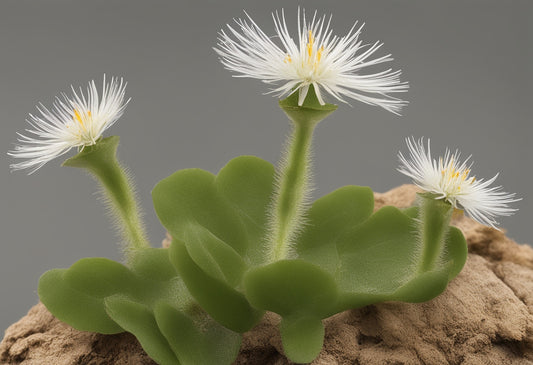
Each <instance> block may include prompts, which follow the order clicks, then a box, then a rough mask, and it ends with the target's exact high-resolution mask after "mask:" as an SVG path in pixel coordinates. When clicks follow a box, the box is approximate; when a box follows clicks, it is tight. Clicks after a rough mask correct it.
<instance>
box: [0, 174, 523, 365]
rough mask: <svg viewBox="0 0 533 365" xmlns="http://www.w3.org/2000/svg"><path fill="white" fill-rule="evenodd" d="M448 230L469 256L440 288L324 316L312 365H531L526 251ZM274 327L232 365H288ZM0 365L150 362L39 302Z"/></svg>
mask: <svg viewBox="0 0 533 365" xmlns="http://www.w3.org/2000/svg"><path fill="white" fill-rule="evenodd" d="M415 193H416V188H415V187H413V186H409V185H405V186H401V187H399V188H396V189H394V190H391V191H389V192H387V193H384V194H376V209H377V208H379V207H381V206H382V205H384V204H391V205H396V206H398V207H406V206H409V205H411V203H412V202H413V200H414V199H415ZM453 224H454V225H455V226H457V227H459V228H460V229H461V230H462V231H463V233H464V234H465V237H466V238H467V240H468V245H469V250H470V254H469V256H468V261H467V263H466V265H465V268H464V270H463V271H462V272H461V274H459V276H458V277H457V278H456V279H455V280H454V281H452V282H451V283H450V285H449V286H448V289H447V290H446V291H445V292H444V293H443V294H442V295H440V296H439V297H437V298H435V299H433V300H431V301H429V302H426V303H422V304H408V303H381V304H377V305H371V306H368V307H365V308H361V309H356V310H351V311H346V312H344V313H340V314H337V315H335V316H333V317H331V318H328V319H326V320H325V324H326V339H325V346H324V349H323V351H322V352H321V353H320V355H319V357H318V358H317V359H316V360H315V361H314V362H313V364H314V365H334V364H335V365H341V364H342V365H345V364H346V365H347V364H376V365H377V364H379V365H381V364H390V365H392V364H397V365H419V364H429V365H433V364H435V365H438V364H462V365H491V364H494V365H501V364H510V365H513V364H517V365H518V364H524V365H527V364H531V365H533V249H532V248H531V247H529V246H526V245H518V244H516V243H515V242H513V241H512V240H511V239H509V238H507V237H506V236H505V235H504V234H503V233H502V232H500V231H497V230H494V229H491V228H487V227H484V226H481V225H480V224H477V223H476V222H474V221H472V220H471V219H469V218H466V217H456V218H454V221H453ZM278 322H279V318H278V317H277V316H276V315H275V314H272V313H268V314H267V315H266V316H265V318H264V320H263V321H262V322H261V323H260V324H259V325H258V326H257V327H255V328H254V329H253V330H252V331H250V332H248V333H246V334H245V335H244V339H243V345H242V348H241V352H240V354H239V357H238V359H237V361H236V362H235V364H239V365H241V364H242V365H244V364H257V365H267V364H272V365H274V364H275V365H282V364H290V362H289V361H288V360H287V359H286V358H285V357H284V356H283V355H282V353H283V351H282V348H281V340H280V337H279V332H278V330H277V328H276V326H277V324H278ZM0 362H1V364H5V365H11V364H24V365H45V364H46V365H49V364H54V365H55V364H57V365H71V364H80V365H81V364H91V365H99V364H116V365H118V364H120V365H126V364H140V365H144V364H146V365H148V364H150V365H151V364H154V362H153V361H152V360H150V359H149V358H148V357H147V356H146V354H145V353H144V352H143V351H142V349H141V348H140V346H139V344H138V343H137V341H136V340H135V338H134V337H133V336H131V335H129V334H121V335H113V336H105V335H98V334H93V333H85V332H79V331H76V330H74V329H72V328H70V327H69V326H68V325H66V324H63V323H61V322H60V321H58V320H57V319H55V318H54V317H53V316H52V315H51V314H50V313H49V312H48V311H47V310H46V308H44V306H43V305H42V304H38V305H36V306H35V307H33V308H32V309H31V310H30V312H29V313H28V315H27V316H26V317H24V318H22V319H21V320H20V321H19V322H17V323H15V324H13V325H12V326H11V327H9V328H8V329H7V330H6V334H5V338H4V340H3V341H2V343H1V344H0Z"/></svg>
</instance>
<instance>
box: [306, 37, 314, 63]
mask: <svg viewBox="0 0 533 365" xmlns="http://www.w3.org/2000/svg"><path fill="white" fill-rule="evenodd" d="M308 39H309V43H307V53H308V54H309V61H310V59H311V56H312V55H313V44H314V43H315V37H313V32H312V31H311V30H309V34H308Z"/></svg>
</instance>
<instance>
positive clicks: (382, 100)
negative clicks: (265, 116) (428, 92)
mask: <svg viewBox="0 0 533 365" xmlns="http://www.w3.org/2000/svg"><path fill="white" fill-rule="evenodd" d="M246 15H247V17H248V21H249V22H248V21H247V20H242V19H236V20H235V22H236V24H237V26H238V28H237V30H236V29H234V28H232V27H231V26H230V25H229V24H228V25H227V26H228V29H229V33H230V34H227V33H225V32H224V31H223V30H222V31H220V33H219V39H218V40H219V42H218V47H217V48H215V51H216V52H217V53H218V54H219V56H220V61H221V62H222V64H223V65H224V66H225V67H226V68H227V69H228V70H230V71H233V72H236V73H237V75H236V76H238V77H251V78H255V79H260V80H262V81H263V82H265V83H267V84H278V85H279V86H277V87H276V88H274V89H272V90H271V93H274V94H275V95H276V96H279V97H281V96H285V95H288V94H291V93H293V92H295V91H296V90H298V92H299V98H298V104H299V105H302V104H303V102H304V100H305V97H306V96H307V92H308V91H309V87H310V85H313V86H314V89H315V92H316V95H317V97H318V100H319V102H320V104H321V105H324V100H323V98H322V93H323V92H324V91H325V92H326V93H328V94H330V95H331V96H333V97H334V98H336V99H338V100H339V101H342V102H346V101H345V99H344V97H348V98H352V99H355V100H359V101H361V102H363V103H367V104H370V105H378V106H381V107H383V108H385V109H386V110H388V111H391V112H393V113H395V114H398V112H399V111H400V109H401V107H402V106H404V105H405V104H406V103H407V102H405V101H402V100H400V99H397V98H395V97H392V96H390V95H388V93H396V92H405V91H407V89H408V87H409V86H408V84H407V83H406V82H400V80H399V77H400V74H401V72H400V71H394V72H393V71H391V69H388V70H385V71H382V72H378V73H373V74H366V75H365V74H361V73H360V71H361V70H362V69H364V68H365V67H368V66H374V65H377V64H380V63H383V62H387V61H391V60H392V58H391V57H390V54H389V55H385V56H381V57H377V58H370V57H371V56H372V55H373V54H374V53H375V52H376V51H377V50H378V49H379V48H380V47H381V46H382V45H383V43H381V42H376V43H374V44H363V43H362V41H361V40H359V35H360V34H361V29H362V28H363V26H362V25H361V26H360V27H358V28H356V25H357V22H356V23H355V24H354V26H353V27H352V28H351V29H350V31H349V32H348V34H346V35H345V36H344V37H337V36H334V35H332V30H331V29H330V22H331V16H330V17H329V19H327V20H326V17H325V15H324V16H322V17H317V13H316V12H315V13H314V15H313V18H312V19H311V21H310V22H308V21H307V20H306V18H305V11H302V15H300V11H298V34H297V38H298V44H296V43H295V41H294V40H293V39H292V37H291V36H290V35H289V31H288V29H287V24H286V23H285V14H284V12H283V10H282V11H281V17H280V15H279V14H278V12H276V13H275V14H272V17H273V19H274V25H275V28H276V33H277V34H276V37H277V38H278V39H279V43H280V45H281V47H280V46H278V45H277V44H276V43H274V41H273V40H272V38H274V37H269V36H267V35H266V34H265V33H264V32H263V31H262V30H261V29H260V28H259V26H258V25H257V24H256V23H255V22H254V21H253V20H252V18H251V17H250V16H249V15H248V14H246ZM239 28H240V29H239ZM239 31H240V32H239ZM231 35H232V36H233V37H234V38H232V37H231Z"/></svg>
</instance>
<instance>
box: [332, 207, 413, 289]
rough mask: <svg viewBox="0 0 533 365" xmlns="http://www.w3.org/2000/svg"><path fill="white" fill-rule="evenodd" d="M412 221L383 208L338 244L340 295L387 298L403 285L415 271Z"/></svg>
mask: <svg viewBox="0 0 533 365" xmlns="http://www.w3.org/2000/svg"><path fill="white" fill-rule="evenodd" d="M413 223H414V222H413V221H412V220H411V219H410V218H409V217H407V216H406V215H404V214H402V213H401V212H400V211H399V210H398V209H396V208H394V207H384V208H382V209H380V210H379V211H377V212H376V213H374V214H373V215H372V216H371V217H370V218H369V219H368V220H367V221H366V222H365V223H364V224H362V225H359V226H357V227H356V228H355V229H353V230H352V231H351V232H349V233H347V234H346V235H345V236H344V237H342V238H341V239H340V240H339V243H338V245H337V248H338V251H339V257H340V265H339V268H338V270H337V274H336V281H337V283H338V284H339V286H340V288H341V290H342V291H347V292H352V293H371V294H388V293H393V292H394V291H395V290H396V289H397V288H398V287H400V286H401V285H403V284H404V283H406V282H407V281H408V280H410V279H411V278H412V276H413V271H414V270H415V269H416V266H413V264H414V261H413V260H414V258H415V254H416V250H417V242H418V241H417V238H416V231H415V227H414V226H413Z"/></svg>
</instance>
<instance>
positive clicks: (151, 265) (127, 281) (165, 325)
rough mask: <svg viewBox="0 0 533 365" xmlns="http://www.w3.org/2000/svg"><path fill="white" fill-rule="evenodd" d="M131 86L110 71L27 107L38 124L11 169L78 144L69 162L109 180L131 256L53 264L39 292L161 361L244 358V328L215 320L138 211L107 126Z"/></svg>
mask: <svg viewBox="0 0 533 365" xmlns="http://www.w3.org/2000/svg"><path fill="white" fill-rule="evenodd" d="M125 88H126V84H125V83H124V82H123V81H122V79H120V80H118V79H115V78H112V79H111V81H110V82H109V83H106V82H105V79H104V82H103V88H102V93H101V95H99V94H98V90H97V88H96V85H95V83H94V81H93V82H91V83H89V86H88V88H87V93H86V94H84V93H83V90H81V89H80V91H79V92H76V91H75V90H74V89H73V96H72V97H69V96H67V95H66V94H62V97H61V98H58V99H57V100H56V102H55V103H54V105H53V106H52V108H51V109H47V108H46V107H44V106H43V105H40V106H39V107H38V109H39V112H40V115H37V116H34V115H30V118H29V120H28V122H29V123H30V124H31V126H32V127H33V129H30V130H28V131H27V133H29V134H27V135H20V139H19V144H18V145H17V146H16V147H15V149H14V151H12V152H10V155H11V156H13V157H15V158H20V159H23V161H22V162H19V163H16V164H13V165H12V168H13V169H15V170H16V169H24V168H28V169H30V171H31V172H34V171H35V170H37V169H38V168H40V167H41V166H42V165H43V164H45V163H47V162H48V161H50V160H52V159H54V158H55V157H58V156H61V155H63V154H65V153H67V152H68V151H69V150H70V149H71V148H75V147H77V148H78V149H79V152H78V154H77V155H75V156H74V157H71V158H69V159H68V160H66V161H65V162H64V165H65V166H72V167H80V168H84V169H86V170H87V171H88V172H89V173H91V174H92V175H93V176H94V177H95V178H96V179H97V180H98V181H99V182H100V185H101V186H102V189H103V191H104V193H105V195H106V196H107V198H108V199H107V201H108V203H109V205H110V208H111V211H112V213H114V214H115V216H116V217H115V219H116V220H117V222H118V223H119V227H120V228H121V233H122V234H123V238H124V247H123V248H124V252H125V263H124V264H122V263H118V262H115V261H112V260H109V259H105V258H85V259H81V260H79V261H78V262H76V263H75V264H74V265H72V266H71V267H70V268H69V269H55V270H50V271H48V272H46V273H45V274H44V275H43V276H42V277H41V279H40V281H39V297H40V299H41V301H42V302H43V303H44V305H45V306H46V307H47V308H48V310H49V311H50V312H51V313H52V314H54V315H55V316H56V317H57V318H58V319H60V320H62V321H64V322H67V323H68V324H70V325H71V326H72V327H74V328H76V329H79V330H82V331H93V332H99V333H104V334H112V333H119V332H124V331H128V332H131V333H133V334H134V335H135V336H136V337H137V339H138V340H139V342H140V343H141V345H142V346H143V348H144V349H145V351H146V352H147V353H148V355H150V357H152V358H153V359H154V360H155V361H157V362H158V363H159V364H168V365H175V364H180V363H182V364H221V363H230V362H231V361H233V359H234V358H235V357H236V356H237V352H238V350H239V347H240V341H241V336H240V335H239V334H237V333H234V332H232V331H230V330H228V329H225V328H224V327H222V326H221V325H220V324H218V323H216V322H215V321H213V320H212V319H211V318H210V317H209V316H208V315H207V314H206V313H205V312H204V311H203V310H201V309H200V308H199V307H198V305H197V304H196V303H195V302H194V300H193V299H192V297H191V296H190V294H189V293H188V291H187V289H186V288H185V286H184V285H183V282H182V280H181V279H180V278H179V277H178V275H177V273H176V270H175V269H174V267H173V266H172V264H171V263H170V261H169V256H168V250H167V249H163V248H152V247H151V246H150V244H149V243H148V241H147V239H146V235H145V233H144V229H143V225H142V222H141V220H140V218H139V214H138V207H137V202H136V199H135V195H134V193H133V189H132V184H131V181H130V179H129V178H128V176H127V175H126V173H125V172H124V169H123V168H122V167H121V166H120V164H119V162H118V161H117V158H116V150H117V146H118V142H119V139H118V137H116V136H115V137H108V138H103V137H102V133H103V132H104V131H105V130H106V129H107V128H109V127H110V126H111V125H112V124H113V123H114V122H115V121H117V120H118V119H119V118H120V116H121V115H122V114H123V112H124V109H125V107H126V104H127V103H128V101H126V100H125V98H124V95H125Z"/></svg>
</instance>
